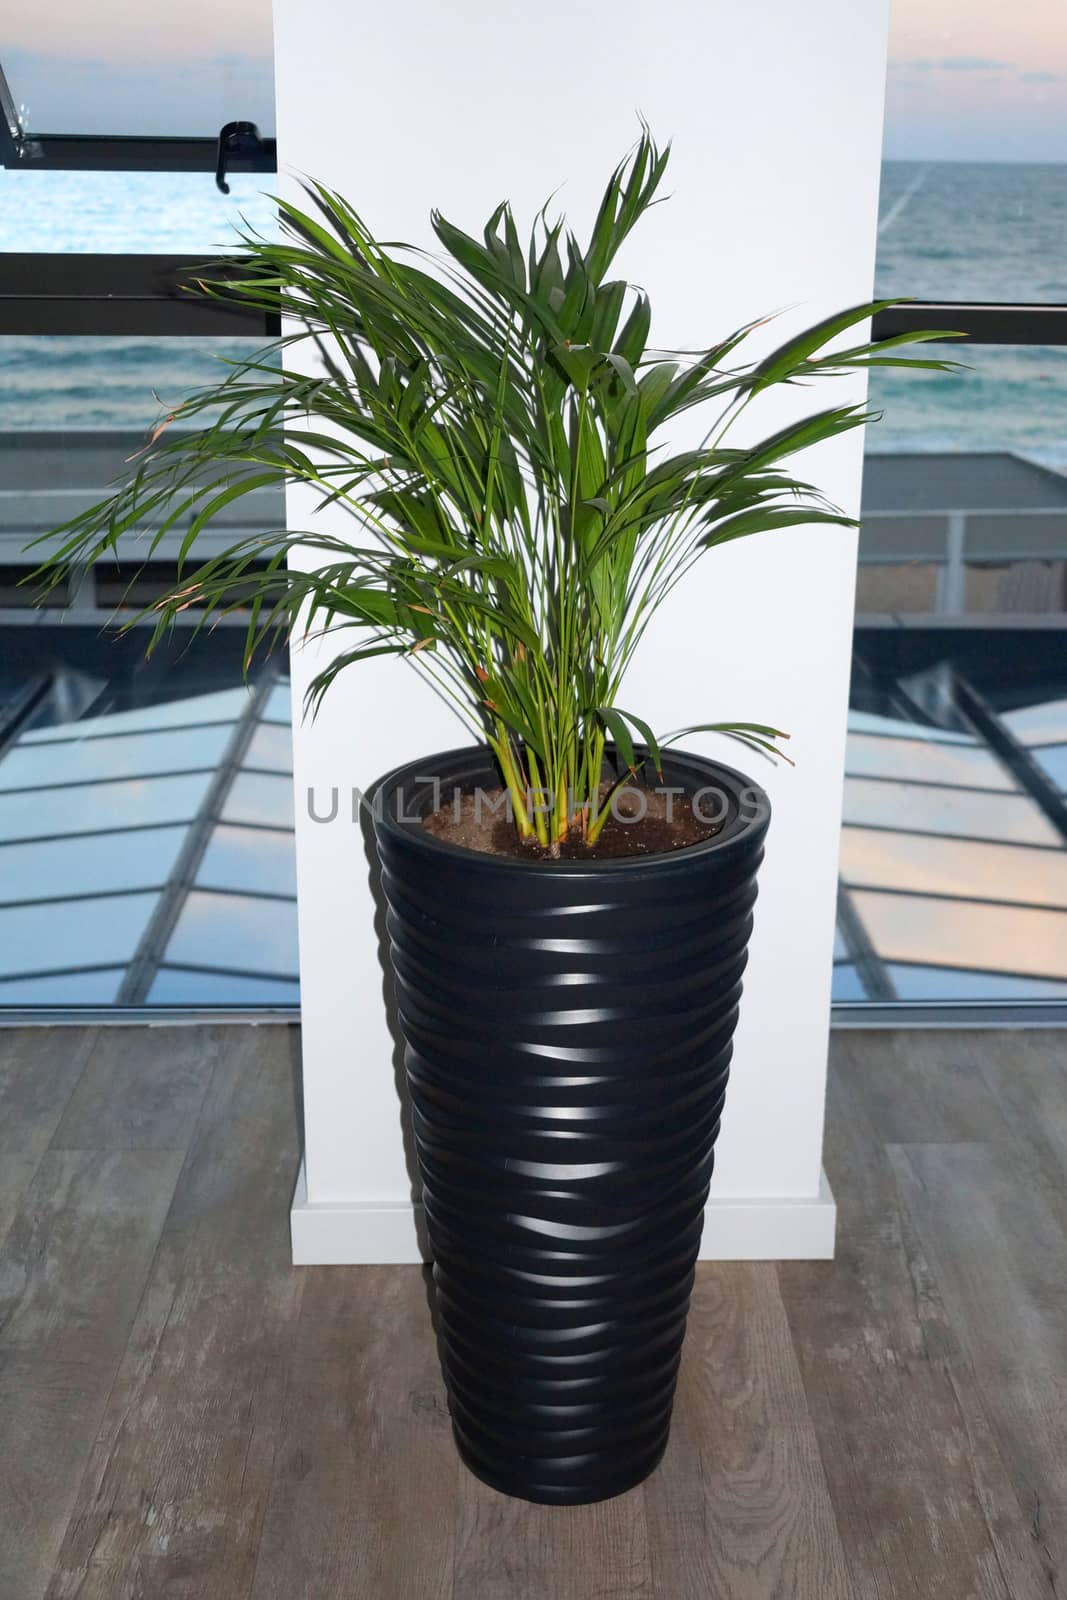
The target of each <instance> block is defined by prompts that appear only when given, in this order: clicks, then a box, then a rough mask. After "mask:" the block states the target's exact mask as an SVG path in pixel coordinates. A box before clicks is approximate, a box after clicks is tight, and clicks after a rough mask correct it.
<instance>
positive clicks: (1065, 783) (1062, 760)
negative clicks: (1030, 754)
mask: <svg viewBox="0 0 1067 1600" xmlns="http://www.w3.org/2000/svg"><path fill="white" fill-rule="evenodd" d="M1034 760H1035V761H1036V762H1037V763H1038V765H1039V766H1040V767H1041V768H1042V769H1043V770H1044V771H1045V772H1046V773H1047V774H1048V776H1049V777H1050V778H1051V779H1052V781H1053V783H1054V784H1055V785H1056V786H1057V788H1059V789H1063V790H1064V791H1067V744H1058V745H1047V746H1046V747H1045V748H1044V749H1037V750H1035V751H1034Z"/></svg>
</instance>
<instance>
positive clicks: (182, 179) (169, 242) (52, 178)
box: [0, 57, 278, 256]
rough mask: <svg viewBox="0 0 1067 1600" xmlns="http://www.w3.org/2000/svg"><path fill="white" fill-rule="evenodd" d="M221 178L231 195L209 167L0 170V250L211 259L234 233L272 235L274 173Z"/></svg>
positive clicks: (232, 246) (227, 250)
mask: <svg viewBox="0 0 1067 1600" xmlns="http://www.w3.org/2000/svg"><path fill="white" fill-rule="evenodd" d="M2 64H3V58H2V57H0V65H2ZM219 126H221V124H218V125H216V127H215V128H214V129H212V130H209V131H211V132H213V133H217V132H218V128H219ZM226 181H227V183H228V184H229V186H230V192H229V194H222V193H221V191H220V190H219V189H217V188H216V187H215V180H214V178H213V177H212V175H211V174H210V173H209V172H50V171H47V172H35V171H33V170H32V168H31V169H29V170H11V169H10V168H4V167H0V251H5V250H7V251H16V252H32V253H33V254H41V255H86V254H89V255H116V256H117V255H123V256H126V255H148V256H171V255H176V256H182V255H196V254H198V253H199V252H201V251H202V252H203V253H204V255H205V256H214V255H227V254H232V253H233V252H234V251H235V250H236V249H237V247H238V246H239V243H240V241H239V239H238V235H237V230H240V231H242V232H247V231H248V229H249V228H251V229H252V230H253V231H254V232H256V233H261V234H264V235H266V237H268V238H276V237H277V235H278V208H277V206H276V205H275V203H274V201H273V200H272V199H271V192H272V191H273V190H274V189H275V188H276V182H275V178H274V175H273V174H272V173H249V172H235V173H232V174H230V176H229V177H228V178H227V180H226Z"/></svg>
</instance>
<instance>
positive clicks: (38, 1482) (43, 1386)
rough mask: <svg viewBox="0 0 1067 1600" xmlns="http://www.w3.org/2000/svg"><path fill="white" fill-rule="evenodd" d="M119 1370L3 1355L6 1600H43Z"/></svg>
mask: <svg viewBox="0 0 1067 1600" xmlns="http://www.w3.org/2000/svg"><path fill="white" fill-rule="evenodd" d="M113 1370H114V1369H113V1368H112V1367H111V1366H110V1365H100V1364H91V1363H87V1362H84V1361H39V1360H37V1359H36V1358H35V1357H33V1356H27V1355H24V1354H22V1353H21V1352H19V1353H17V1354H12V1353H10V1352H0V1595H3V1596H4V1597H5V1600H40V1597H41V1596H42V1595H43V1594H44V1592H45V1589H46V1587H47V1584H48V1578H49V1574H50V1573H51V1571H52V1565H53V1563H54V1561H55V1558H56V1553H57V1551H58V1549H59V1546H60V1542H61V1540H62V1538H63V1531H64V1529H65V1527H66V1525H67V1519H68V1517H69V1516H70V1510H71V1506H72V1505H73V1502H74V1497H75V1494H76V1492H77V1488H78V1480H79V1478H80V1476H81V1473H82V1469H83V1467H84V1465H85V1461H86V1459H87V1456H88V1453H89V1447H90V1445H91V1443H92V1439H93V1435H94V1433H95V1431H96V1427H97V1423H98V1421H99V1418H100V1414H101V1412H102V1410H103V1407H104V1403H105V1401H106V1399H107V1393H108V1389H109V1387H110V1384H111V1379H112V1375H113Z"/></svg>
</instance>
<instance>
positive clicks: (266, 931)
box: [165, 890, 297, 978]
mask: <svg viewBox="0 0 1067 1600" xmlns="http://www.w3.org/2000/svg"><path fill="white" fill-rule="evenodd" d="M165 962H177V963H180V964H182V965H186V964H188V965H199V966H204V967H221V968H224V969H225V968H229V969H230V970H240V971H249V972H258V973H269V974H270V975H271V976H272V977H293V978H295V977H296V975H297V953H296V917H295V915H294V908H293V907H292V906H291V905H290V904H288V903H287V902H286V901H281V900H268V899H263V898H253V897H250V896H247V895H237V894H218V893H210V894H209V893H207V892H205V891H203V890H194V891H193V893H192V894H190V895H189V897H188V899H187V900H186V902H185V905H184V907H183V909H182V913H181V916H180V918H179V920H178V925H177V927H176V928H175V930H174V933H173V935H172V937H171V941H170V943H169V945H168V946H167V950H166V955H165Z"/></svg>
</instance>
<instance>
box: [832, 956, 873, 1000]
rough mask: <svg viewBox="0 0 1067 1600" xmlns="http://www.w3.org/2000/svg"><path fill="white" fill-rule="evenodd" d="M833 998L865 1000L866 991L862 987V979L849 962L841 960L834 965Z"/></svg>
mask: <svg viewBox="0 0 1067 1600" xmlns="http://www.w3.org/2000/svg"><path fill="white" fill-rule="evenodd" d="M832 992H833V999H834V1002H835V1003H836V1002H837V1001H839V1000H843V1001H847V1000H866V999H867V991H866V989H865V988H864V987H863V980H862V979H861V978H860V975H859V973H858V972H857V971H856V969H855V967H854V966H852V965H851V963H850V962H847V961H846V962H841V963H839V964H838V965H837V966H835V967H834V983H833V991H832Z"/></svg>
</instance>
